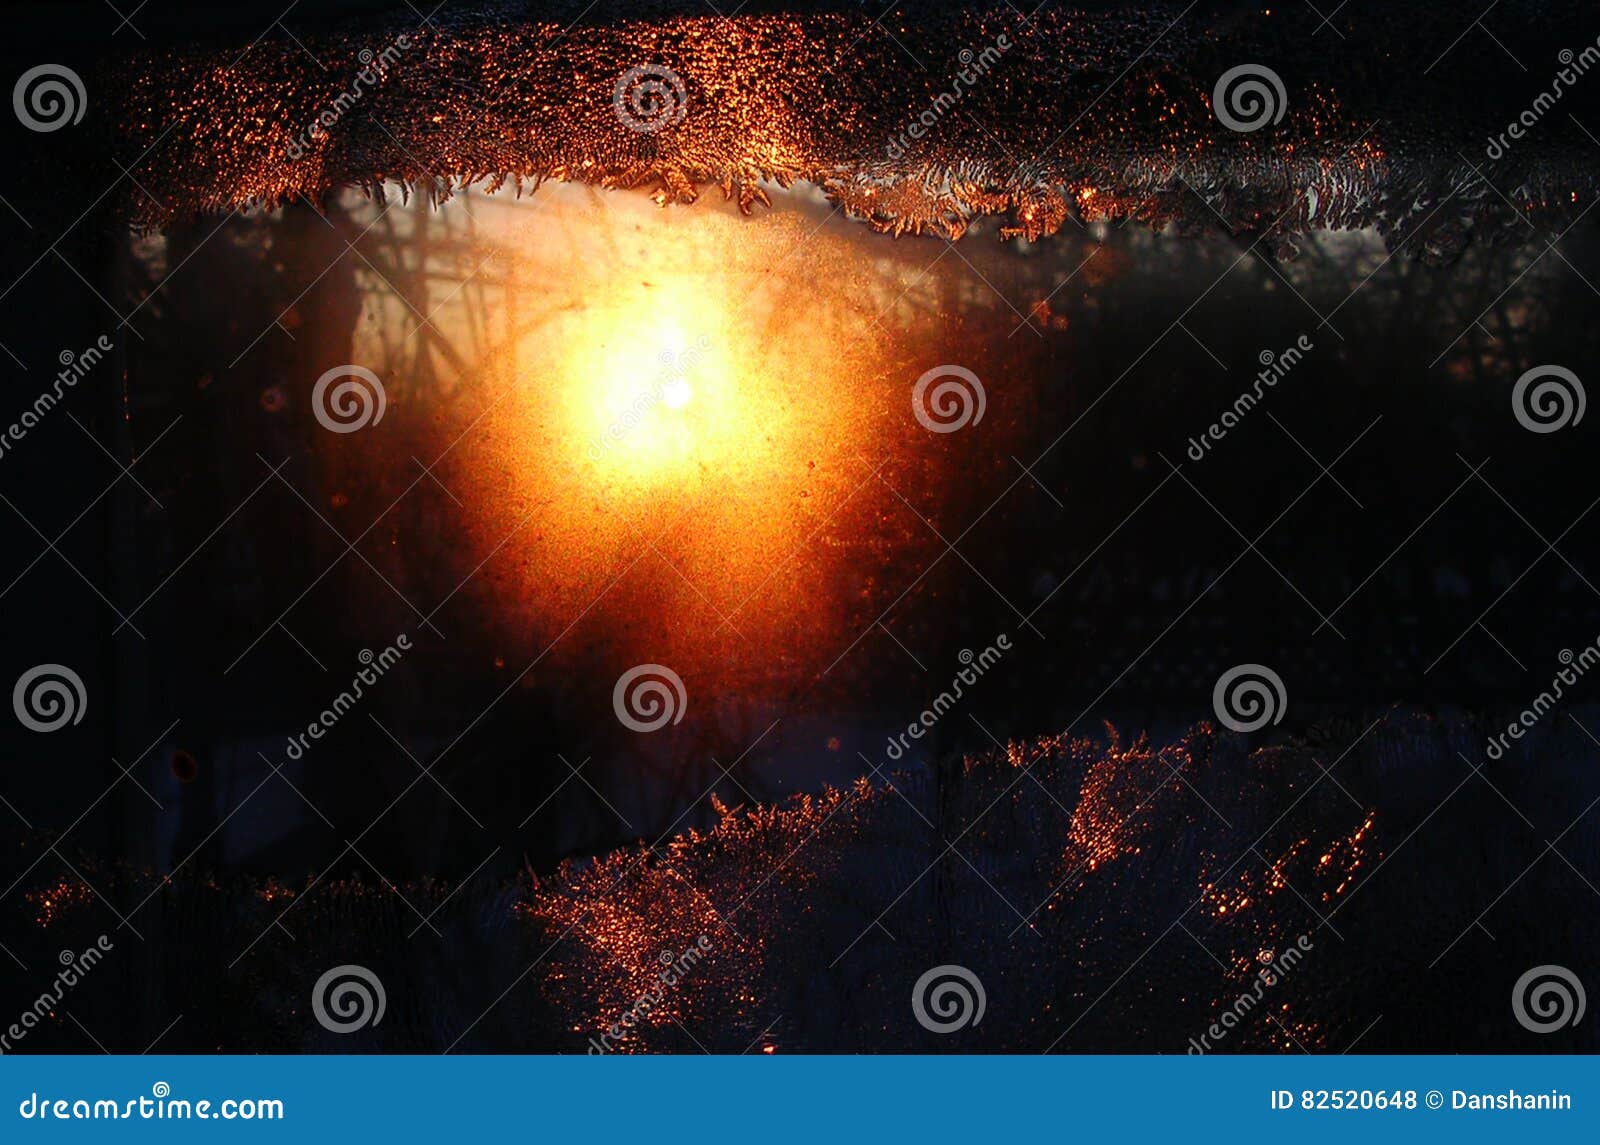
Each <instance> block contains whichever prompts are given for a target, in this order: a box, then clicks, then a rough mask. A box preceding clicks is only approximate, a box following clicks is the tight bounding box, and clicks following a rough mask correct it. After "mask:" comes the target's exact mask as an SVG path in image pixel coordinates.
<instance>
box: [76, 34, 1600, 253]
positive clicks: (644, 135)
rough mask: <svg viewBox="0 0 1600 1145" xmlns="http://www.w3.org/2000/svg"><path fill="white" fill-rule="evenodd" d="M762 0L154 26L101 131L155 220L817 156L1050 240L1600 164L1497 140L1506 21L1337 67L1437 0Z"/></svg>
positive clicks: (1454, 245) (138, 212) (1495, 195)
mask: <svg viewBox="0 0 1600 1145" xmlns="http://www.w3.org/2000/svg"><path fill="white" fill-rule="evenodd" d="M774 7H777V6H775V5H765V6H762V8H761V9H760V11H759V14H750V13H746V14H743V15H740V16H737V17H735V18H732V19H723V18H721V17H720V16H717V15H715V14H713V13H710V12H707V11H704V10H703V9H702V10H699V11H696V10H695V9H694V8H692V7H690V8H679V7H674V6H671V5H666V6H661V5H655V6H649V7H647V8H643V9H641V8H640V7H639V6H637V5H634V6H631V7H630V6H610V5H601V6H599V7H598V8H596V9H594V10H593V11H592V12H590V13H587V14H585V15H584V18H583V20H582V22H581V23H578V24H571V23H570V21H568V20H565V19H563V20H561V21H560V22H557V21H556V20H554V19H547V20H543V21H541V20H538V19H532V18H529V17H528V16H527V15H526V14H524V10H523V9H518V10H517V11H516V13H515V14H507V12H506V11H503V10H499V9H494V10H491V9H487V8H482V7H478V8H475V7H471V6H468V7H462V8H459V9H456V8H455V7H454V6H452V14H451V15H450V16H449V17H445V16H440V17H439V18H438V19H437V20H433V21H430V22H429V23H427V24H425V25H420V26H419V25H418V24H417V23H416V22H415V21H414V20H410V19H409V18H404V19H399V20H397V21H396V22H394V23H392V24H384V23H381V22H370V23H368V24H365V25H363V26H361V27H360V28H358V29H357V30H354V31H351V32H349V33H346V34H329V33H327V32H317V31H314V30H304V31H303V32H302V34H300V35H299V36H297V37H296V38H293V39H290V38H287V37H279V36H268V37H266V38H264V39H262V40H261V41H259V42H258V43H255V44H253V45H248V46H246V45H242V44H241V45H226V46H223V47H221V48H211V47H207V48H203V49H198V48H197V49H192V50H185V51H176V52H165V53H161V54H158V55H153V56H152V57H150V58H147V59H142V60H138V61H136V62H134V63H132V64H125V65H122V66H121V67H120V68H119V69H118V70H117V72H116V73H115V74H113V75H108V76H105V77H102V85H101V88H102V90H107V91H109V92H111V93H112V94H111V96H110V98H111V99H112V100H113V101H114V104H115V109H114V110H115V114H114V115H112V116H111V117H109V120H108V121H109V122H113V123H115V124H117V126H118V130H119V132H120V133H121V134H120V137H119V141H118V142H116V143H115V144H114V146H115V147H116V150H117V151H118V153H119V155H120V158H121V159H122V160H123V161H124V162H133V161H134V160H135V159H137V160H138V162H139V166H140V168H141V180H142V183H143V185H144V186H146V187H147V188H148V189H149V192H150V194H149V195H148V196H147V195H145V194H138V195H136V196H135V195H132V194H131V193H130V199H129V210H130V211H131V212H132V214H133V215H134V216H135V218H136V219H137V220H138V221H139V222H141V223H145V224H159V223H161V222H164V221H166V220H168V219H170V218H173V217H179V216H186V215H193V214H197V213H206V212H216V211H223V210H229V209H233V208H238V207H243V206H248V205H259V204H265V205H268V206H273V205H278V204H283V203H286V202H290V201H294V200H297V199H300V198H302V197H304V198H306V199H309V200H313V201H316V200H319V199H320V198H321V197H322V196H323V195H325V194H326V193H328V192H329V191H330V190H332V189H336V188H338V187H341V186H359V187H364V188H366V189H368V190H369V191H370V192H371V193H372V194H374V195H381V194H382V193H383V190H382V184H383V182H384V181H385V180H391V181H399V182H401V183H404V184H405V185H406V186H407V188H408V193H409V189H413V188H414V189H416V190H418V191H419V192H420V193H422V194H425V195H427V196H429V197H430V198H432V199H434V200H442V199H445V198H448V197H450V196H451V195H452V194H454V193H456V192H457V191H458V190H459V189H460V188H462V187H463V186H466V185H470V184H482V185H485V186H489V187H494V188H499V187H502V186H503V187H505V188H507V189H508V190H511V191H513V192H515V193H521V192H523V191H531V190H534V189H536V188H537V187H538V186H539V184H540V183H541V182H542V181H544V180H546V179H556V180H581V181H585V182H588V183H592V184H597V185H600V186H604V187H642V188H648V189H650V190H652V192H653V193H654V195H655V196H656V198H657V200H658V201H660V202H662V203H669V202H678V203H684V202H689V201H692V200H694V199H695V198H696V197H697V196H698V195H699V194H701V193H703V192H704V191H705V190H707V189H715V190H717V191H718V192H719V193H721V194H723V195H726V196H728V197H730V198H737V199H738V201H739V203H740V205H741V206H743V207H745V208H746V209H752V208H754V207H756V206H758V205H759V204H761V203H763V202H764V201H765V198H766V193H765V191H764V190H763V184H767V183H777V184H785V185H786V184H788V183H790V182H792V181H795V180H808V181H811V182H814V183H816V184H818V185H820V186H822V187H823V188H824V189H825V190H826V192H827V194H828V195H829V196H830V197H831V198H832V200H833V201H834V203H835V204H836V205H837V206H838V207H839V208H840V209H841V210H843V211H844V212H845V213H846V214H847V215H848V216H850V217H852V218H856V219H859V220H862V221H864V222H866V223H868V224H869V225H871V226H872V227H874V228H877V229H879V230H883V231H890V232H893V233H896V234H899V233H907V232H911V233H920V232H930V233H934V234H939V235H942V236H945V237H947V238H956V237H958V236H960V235H962V234H964V233H965V232H966V231H967V230H968V229H969V228H970V226H971V225H972V224H973V223H974V222H975V221H977V220H979V219H982V218H984V217H986V216H994V217H995V218H996V219H997V221H998V230H999V233H1000V234H1001V235H1002V236H1022V237H1026V238H1029V239H1035V238H1039V237H1041V236H1043V235H1047V234H1050V233H1053V232H1055V231H1057V230H1059V229H1060V228H1061V227H1063V226H1073V225H1075V224H1081V223H1084V222H1088V221H1092V220H1096V219H1127V218H1138V219H1142V220H1145V221H1148V222H1150V223H1151V224H1153V225H1157V226H1163V227H1171V228H1175V229H1180V230H1181V229H1190V230H1212V229H1215V228H1217V227H1218V226H1221V227H1224V228H1225V229H1227V230H1229V231H1233V232H1236V233H1238V232H1251V233H1260V232H1263V231H1267V230H1270V231H1271V233H1272V235H1273V239H1272V242H1273V243H1274V244H1275V246H1276V247H1277V248H1278V250H1279V252H1280V253H1283V254H1291V253H1293V249H1294V242H1293V238H1292V236H1294V235H1295V234H1297V233H1302V232H1305V231H1307V230H1312V229H1322V228H1333V229H1342V228H1354V227H1366V226H1371V227H1376V228H1378V229H1380V230H1381V231H1382V232H1384V234H1385V235H1386V236H1389V237H1390V238H1391V240H1392V241H1397V240H1398V239H1399V238H1400V237H1401V236H1403V235H1407V234H1411V233H1419V234H1421V235H1422V241H1420V242H1418V243H1416V244H1415V247H1414V249H1416V250H1417V251H1418V252H1420V253H1422V254H1424V255H1430V256H1434V257H1449V256H1451V255H1453V254H1454V253H1456V252H1458V251H1459V250H1460V249H1461V248H1462V247H1463V246H1464V245H1465V244H1466V243H1467V242H1468V241H1470V240H1471V239H1472V238H1473V237H1474V235H1477V234H1481V233H1485V232H1487V233H1490V234H1496V235H1498V234H1501V233H1519V232H1522V231H1524V230H1525V229H1526V228H1527V227H1529V226H1530V225H1532V220H1537V223H1538V225H1541V226H1543V225H1547V224H1548V225H1552V226H1553V225H1556V224H1557V223H1559V222H1561V221H1562V220H1564V219H1565V218H1566V217H1567V216H1569V215H1570V214H1573V213H1575V212H1576V211H1577V210H1579V209H1581V207H1582V204H1583V203H1584V202H1587V201H1590V200H1592V197H1593V194H1594V193H1595V190H1596V187H1595V167H1594V164H1593V163H1592V162H1589V159H1588V154H1589V153H1588V151H1587V149H1588V148H1589V147H1590V146H1592V144H1590V142H1589V141H1588V140H1587V139H1585V138H1583V137H1582V135H1581V134H1580V129H1579V127H1578V126H1576V125H1575V124H1576V121H1574V120H1573V119H1572V117H1571V116H1570V115H1564V114H1551V115H1548V116H1545V117H1544V118H1543V120H1542V121H1541V122H1540V123H1539V124H1538V125H1537V130H1530V131H1528V132H1526V133H1525V136H1524V138H1522V139H1521V140H1520V141H1519V142H1518V143H1517V144H1516V145H1515V146H1514V147H1511V148H1510V149H1508V150H1505V151H1504V153H1502V154H1499V155H1497V156H1495V157H1494V159H1493V162H1490V159H1489V157H1488V156H1486V153H1485V140H1486V139H1488V138H1489V137H1490V136H1491V135H1493V134H1494V133H1495V132H1496V131H1503V130H1504V129H1505V126H1506V124H1507V123H1508V122H1509V121H1511V120H1513V119H1515V118H1516V117H1517V114H1518V112H1519V111H1520V110H1522V109H1521V108H1520V107H1511V106H1505V107H1502V106H1500V103H1501V102H1502V101H1500V100H1499V99H1487V98H1485V97H1484V95H1483V93H1482V92H1481V91H1477V90H1475V89H1474V87H1473V83H1474V76H1475V75H1477V74H1478V73H1479V72H1480V71H1481V70H1482V68H1483V66H1484V57H1485V56H1488V57H1493V59H1494V62H1495V63H1496V64H1497V65H1503V63H1504V61H1503V59H1501V58H1500V57H1499V56H1498V55H1497V53H1498V52H1499V51H1500V49H1499V48H1497V47H1496V46H1495V45H1494V44H1493V43H1492V42H1490V41H1489V38H1487V37H1480V36H1469V37H1466V39H1465V41H1464V42H1458V43H1456V44H1455V45H1454V46H1453V47H1452V48H1451V51H1450V54H1449V57H1448V59H1447V60H1446V61H1445V63H1444V64H1442V65H1441V66H1440V67H1438V68H1436V69H1430V71H1429V73H1428V74H1422V72H1421V70H1420V69H1415V70H1396V69H1390V70H1389V71H1388V72H1386V73H1385V74H1384V76H1383V77H1382V82H1381V83H1380V82H1375V81H1374V79H1373V77H1371V76H1368V75H1364V74H1361V73H1360V72H1359V71H1351V70H1349V69H1351V68H1354V67H1355V66H1356V65H1355V63H1354V62H1353V61H1359V60H1361V59H1363V58H1381V57H1383V56H1384V55H1386V50H1385V48H1384V38H1385V37H1394V36H1397V35H1398V36H1404V37H1406V38H1407V39H1408V41H1409V40H1411V39H1413V38H1414V39H1415V40H1417V41H1418V42H1423V41H1426V42H1433V40H1434V39H1438V41H1439V42H1441V43H1449V42H1450V40H1451V39H1452V38H1454V39H1456V40H1458V41H1460V37H1459V35H1458V32H1459V28H1457V27H1456V24H1458V23H1459V20H1457V19H1456V16H1455V14H1454V13H1453V11H1452V10H1450V9H1449V8H1448V6H1446V8H1444V9H1438V8H1437V7H1435V6H1428V5H1421V4H1414V5H1413V4H1399V5H1393V6H1390V7H1389V8H1386V9H1385V11H1384V12H1383V13H1374V14H1371V15H1370V18H1363V19H1362V20H1359V21H1356V20H1352V21H1350V22H1348V23H1347V24H1344V26H1342V27H1341V28H1339V29H1338V30H1337V34H1338V35H1339V36H1340V37H1342V38H1341V39H1339V40H1335V39H1334V33H1330V32H1329V31H1328V29H1327V28H1325V27H1321V24H1322V21H1321V20H1320V18H1319V17H1318V16H1317V15H1316V14H1315V13H1314V12H1313V11H1311V10H1309V9H1298V8H1297V6H1294V5H1287V6H1285V7H1284V9H1283V10H1280V9H1278V8H1271V9H1260V8H1258V7H1255V6H1242V5H1241V6H1236V7H1234V8H1229V7H1228V6H1221V7H1222V11H1221V12H1220V13H1218V12H1206V11H1201V12H1191V11H1189V10H1188V8H1186V7H1184V6H1177V5H1170V6H1164V5H1144V6H1140V8H1139V9H1138V10H1133V9H1132V8H1131V7H1130V6H1116V7H1114V8H1111V9H1106V8H1091V9H1088V10H1079V9H1074V8H1071V7H1066V6H1059V5H1054V4H1052V5H1047V6H1044V7H1043V8H1042V10H1040V11H1038V12H1036V13H1034V14H1033V16H1032V18H1031V19H1029V18H1025V17H1024V16H1023V15H1022V14H1021V13H1019V12H1018V11H1017V10H1016V8H1015V7H1014V6H1011V5H1004V4H999V5H993V6H983V5H975V6H968V5H955V4H950V5H917V6H914V7H912V8H908V9H906V10H905V11H901V10H895V11H893V12H890V13H886V14H885V15H884V16H883V17H882V19H881V20H879V21H876V22H875V21H874V20H873V19H872V16H871V13H869V12H867V11H865V10H864V9H851V8H848V7H842V6H839V5H813V4H804V3H797V4H793V5H788V6H787V8H786V11H785V12H782V13H774V12H773V11H772V9H773V8H774ZM1189 7H1192V6H1189ZM1291 9H1292V11H1291ZM684 13H689V14H684ZM401 15H402V17H405V13H404V12H402V14H401ZM1507 20H1508V21H1509V22H1510V23H1511V25H1512V26H1516V22H1515V20H1514V19H1512V18H1511V17H1509V16H1508V17H1507ZM1540 21H1546V22H1548V18H1547V17H1544V16H1541V17H1540V20H1537V21H1536V20H1530V21H1528V26H1530V27H1534V26H1537V27H1544V26H1545V24H1543V23H1541V22H1540ZM1341 23H1343V22H1341ZM1447 25H1448V34H1445V33H1446V30H1447ZM1317 33H1320V35H1318V34H1317ZM1556 33H1557V30H1555V29H1550V34H1551V35H1552V36H1554V35H1556ZM1508 34H1509V33H1508ZM1589 38H1592V33H1589V34H1586V35H1584V36H1581V37H1580V36H1577V35H1574V36H1573V37H1571V39H1572V41H1573V42H1574V43H1576V42H1578V41H1579V40H1584V41H1587V40H1588V39H1589ZM1330 45H1331V46H1330ZM1519 46H1521V45H1519ZM1524 50H1526V49H1524ZM1241 61H1244V62H1249V63H1252V65H1253V64H1255V63H1260V64H1261V66H1269V67H1270V70H1271V71H1272V74H1273V75H1274V76H1275V77H1278V79H1279V82H1281V85H1282V95H1281V97H1279V96H1273V95H1270V94H1269V95H1268V98H1269V99H1270V100H1275V102H1273V103H1270V104H1269V106H1268V108H1267V112H1268V114H1266V115H1265V116H1264V117H1260V125H1259V126H1251V127H1250V129H1249V130H1234V129H1231V128H1230V127H1228V126H1226V125H1225V124H1224V123H1223V122H1220V121H1219V117H1218V115H1217V114H1215V111H1214V108H1213V100H1214V92H1215V85H1216V83H1217V81H1218V80H1219V77H1220V76H1221V75H1222V74H1223V73H1224V72H1225V71H1226V70H1228V69H1229V67H1230V65H1233V66H1237V65H1238V64H1239V63H1240V62H1241ZM1552 67H1554V64H1552ZM1575 98H1576V97H1575ZM1240 106H1241V107H1245V108H1248V107H1249V105H1248V104H1241V105H1240ZM1577 106H1578V105H1577V104H1576V103H1575V102H1574V103H1572V104H1571V105H1570V107H1571V108H1577ZM1235 110H1237V108H1236V109H1235ZM1275 112H1281V115H1279V117H1278V118H1276V119H1274V118H1272V114H1271V113H1275ZM1234 122H1235V123H1244V124H1246V125H1247V126H1248V125H1252V124H1255V123H1256V119H1240V118H1235V119H1234ZM124 151H126V152H127V154H125V155H121V154H120V153H121V152H124Z"/></svg>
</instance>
